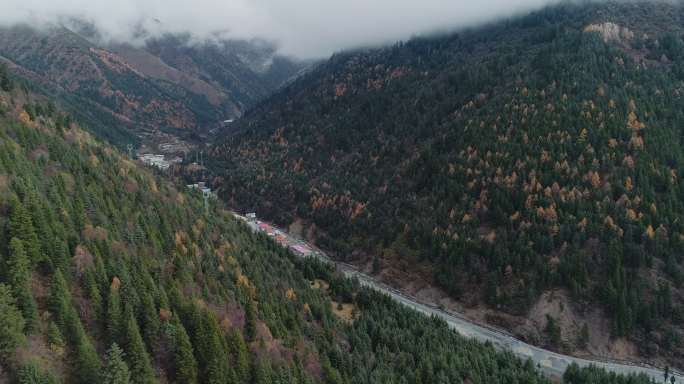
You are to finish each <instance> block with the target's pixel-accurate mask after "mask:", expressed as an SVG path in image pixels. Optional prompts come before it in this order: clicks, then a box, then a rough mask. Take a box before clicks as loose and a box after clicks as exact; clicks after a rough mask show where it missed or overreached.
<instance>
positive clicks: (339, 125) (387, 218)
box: [212, 2, 684, 365]
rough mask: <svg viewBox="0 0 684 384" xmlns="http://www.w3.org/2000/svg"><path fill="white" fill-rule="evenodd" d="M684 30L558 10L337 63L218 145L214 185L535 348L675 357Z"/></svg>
mask: <svg viewBox="0 0 684 384" xmlns="http://www.w3.org/2000/svg"><path fill="white" fill-rule="evenodd" d="M683 19H684V9H683V8H682V6H681V5H678V4H674V3H658V2H648V3H635V2H616V3H612V2H602V3H600V4H584V5H570V4H564V5H559V6H554V7H551V8H547V9H545V10H542V11H539V12H536V13H533V14H531V15H529V16H526V17H522V18H518V19H514V20H508V21H504V22H500V23H497V24H494V25H491V26H488V27H484V28H480V29H477V30H472V31H464V32H462V33H458V34H451V35H446V36H442V37H433V38H420V39H414V40H411V41H408V42H406V43H400V44H397V45H396V46H393V47H389V48H384V49H377V50H367V51H359V52H349V53H342V54H338V55H335V56H334V57H333V58H331V59H330V61H329V62H328V63H326V64H325V65H321V66H320V67H318V68H317V69H315V70H314V71H313V72H312V73H310V74H308V75H307V76H304V77H302V78H300V79H299V80H298V81H296V82H295V83H294V84H292V85H291V86H289V87H287V88H286V89H284V90H283V91H282V92H279V93H278V94H276V95H274V96H273V97H271V98H270V99H269V100H267V101H265V102H264V103H262V104H260V105H259V106H257V107H256V108H254V109H252V110H251V111H250V112H248V113H247V114H246V115H245V116H244V118H243V119H241V120H240V121H239V122H238V123H237V130H238V132H239V133H237V134H235V135H233V136H231V137H228V138H227V139H225V140H224V141H223V142H221V143H219V144H217V145H215V146H214V147H213V148H212V154H213V164H212V166H213V168H214V170H215V172H216V174H217V177H216V179H215V184H216V186H219V187H220V188H221V196H222V197H223V198H224V199H225V200H226V201H228V202H229V203H230V204H231V205H233V206H235V207H238V208H240V209H244V210H248V211H256V212H257V213H258V214H259V215H262V216H266V217H269V218H272V219H274V220H275V221H277V222H279V223H281V224H286V225H287V224H291V223H295V224H296V225H294V226H293V229H298V230H300V231H301V232H302V233H306V234H308V236H309V237H311V238H312V239H313V240H315V241H316V242H317V243H318V244H319V245H320V246H322V247H324V248H326V249H328V250H332V251H334V252H336V253H337V255H338V257H339V258H340V259H344V260H348V261H352V262H355V263H357V264H361V265H366V266H367V268H368V269H369V270H373V271H374V272H375V273H379V274H380V276H381V277H383V278H385V279H386V280H387V281H389V282H392V283H394V284H398V285H403V286H405V287H406V288H407V289H409V290H412V291H413V292H414V293H417V294H420V293H421V292H417V291H418V290H419V289H420V288H421V287H424V286H425V283H424V281H428V282H432V283H434V284H437V285H438V286H439V287H441V288H442V289H443V290H444V291H446V292H448V293H449V294H450V295H451V297H452V298H455V299H457V301H458V305H459V308H460V309H461V310H466V311H467V312H468V313H469V314H470V315H472V316H475V317H476V318H478V319H482V320H486V321H490V322H495V323H496V324H498V325H501V326H504V327H507V328H509V329H511V330H513V331H514V332H516V333H519V334H520V336H521V337H527V338H529V339H530V340H531V341H532V342H537V343H540V344H545V345H549V346H552V347H555V348H559V349H563V350H568V351H572V350H576V351H577V353H582V354H585V353H589V354H600V355H612V356H616V357H626V358H639V357H638V356H639V355H640V356H641V358H644V357H647V358H655V357H660V358H663V359H665V360H669V361H670V362H672V363H675V364H679V365H681V362H682V361H684V348H683V345H684V344H682V343H681V340H682V339H683V338H684V330H683V327H682V325H683V324H684V310H683V308H684V307H683V306H682V304H684V296H683V294H684V289H682V283H684V269H683V265H682V255H683V254H684V252H683V251H684V223H683V222H682V220H681V218H682V217H684V187H683V184H682V181H681V176H682V175H683V173H682V172H684V148H683V146H684V131H682V127H683V126H684V112H683V111H684V99H683V96H684V95H683V92H684V83H683V80H684V43H683V42H682V20H683ZM302 227H303V229H302ZM429 285H430V284H428V286H429ZM556 290H558V291H556ZM425 291H430V289H426V290H425ZM542 294H544V295H542ZM559 297H560V298H561V299H562V300H561V299H558V298H559ZM568 297H569V299H567V300H566V299H563V298H568ZM541 298H544V300H541ZM559 300H560V301H559ZM599 303H600V304H602V306H600V307H599V308H603V310H604V311H603V312H601V311H598V313H597V311H596V310H595V308H597V306H596V305H594V304H599ZM447 304H448V302H447ZM565 309H568V310H565ZM509 315H512V316H509ZM606 317H607V318H608V319H609V320H610V321H609V322H607V323H606V322H604V321H603V319H604V318H606ZM559 322H560V323H559ZM557 324H561V327H560V329H561V330H562V332H561V331H557V328H556V325H557ZM624 337H627V338H628V339H627V340H625V339H624ZM635 343H636V344H635Z"/></svg>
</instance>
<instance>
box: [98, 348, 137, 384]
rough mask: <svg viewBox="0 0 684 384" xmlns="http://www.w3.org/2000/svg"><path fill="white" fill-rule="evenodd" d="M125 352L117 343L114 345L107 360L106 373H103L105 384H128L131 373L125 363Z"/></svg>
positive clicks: (108, 352) (108, 353)
mask: <svg viewBox="0 0 684 384" xmlns="http://www.w3.org/2000/svg"><path fill="white" fill-rule="evenodd" d="M124 356H125V354H124V352H123V350H121V348H119V346H118V345H117V344H116V343H112V346H111V347H109V350H108V351H107V356H106V358H105V366H104V371H103V372H102V383H103V384H128V383H129V382H130V380H131V373H130V371H129V370H128V365H127V364H126V362H125V361H124Z"/></svg>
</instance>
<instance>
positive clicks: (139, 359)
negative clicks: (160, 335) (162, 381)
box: [124, 309, 157, 384]
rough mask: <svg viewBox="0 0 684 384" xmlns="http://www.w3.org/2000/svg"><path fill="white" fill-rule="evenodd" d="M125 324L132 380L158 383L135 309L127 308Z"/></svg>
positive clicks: (139, 383) (134, 381)
mask: <svg viewBox="0 0 684 384" xmlns="http://www.w3.org/2000/svg"><path fill="white" fill-rule="evenodd" d="M125 312H127V313H128V315H127V316H126V319H127V320H126V326H125V337H124V339H125V341H126V355H127V356H128V364H129V366H130V368H131V377H132V380H131V382H132V383H134V384H151V383H156V382H157V380H156V378H155V375H154V369H153V368H152V362H151V361H150V356H149V355H148V353H147V351H146V350H145V343H144V342H143V339H142V336H140V329H139V328H138V323H137V322H136V321H135V317H134V316H133V311H132V310H130V309H127V310H126V311H125Z"/></svg>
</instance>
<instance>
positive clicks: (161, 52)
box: [0, 26, 302, 144]
mask: <svg viewBox="0 0 684 384" xmlns="http://www.w3.org/2000/svg"><path fill="white" fill-rule="evenodd" d="M84 36H85V37H84ZM84 36H81V35H79V34H77V33H75V32H73V31H72V30H69V29H67V28H64V27H61V28H57V27H55V28H53V29H49V30H45V31H37V30H34V29H31V28H29V27H26V26H23V27H13V28H9V29H3V30H0V60H4V61H5V62H7V64H9V66H10V68H12V70H13V71H14V72H16V73H18V74H20V75H22V76H24V77H27V78H29V79H31V80H32V81H33V82H35V83H37V84H39V85H41V86H42V87H43V88H44V90H45V91H48V92H50V93H51V94H53V95H54V96H55V97H56V98H58V99H60V100H63V101H64V102H65V103H66V104H67V107H70V109H71V110H72V112H73V113H74V114H77V115H78V116H79V117H81V118H82V119H83V120H86V121H88V122H89V123H90V125H92V126H95V127H97V126H100V132H99V133H100V134H101V135H103V136H106V137H107V138H108V139H110V140H112V141H113V142H115V143H120V144H122V143H127V142H130V141H132V140H133V139H139V140H140V139H141V140H142V141H143V143H145V144H155V143H158V142H162V141H169V140H170V139H171V140H172V139H173V138H180V139H183V140H185V141H191V142H192V141H196V140H197V136H198V135H206V134H207V132H209V131H210V130H211V129H214V128H217V127H220V126H221V122H222V121H223V120H226V119H232V118H235V117H237V116H239V115H240V114H241V113H242V111H243V110H244V109H245V108H246V107H248V106H251V105H253V104H254V103H256V102H257V101H258V100H260V99H262V98H264V97H266V96H267V95H269V94H270V92H272V91H273V90H274V89H276V88H277V87H278V86H280V85H281V84H282V83H283V82H285V81H287V80H288V79H289V78H290V77H292V76H294V75H295V74H296V73H297V71H298V70H299V69H300V68H301V66H302V64H297V63H294V62H292V61H290V60H288V59H285V58H281V57H278V56H276V54H275V52H274V50H273V48H272V47H270V46H268V45H267V44H264V43H249V42H222V43H216V44H208V43H206V44H194V43H192V44H191V43H190V42H189V38H184V37H166V38H163V39H156V40H150V41H149V42H148V44H147V45H146V46H142V47H133V46H128V45H117V46H103V45H101V44H98V43H96V42H95V41H97V40H96V37H93V36H90V35H88V34H84ZM86 37H87V38H86Z"/></svg>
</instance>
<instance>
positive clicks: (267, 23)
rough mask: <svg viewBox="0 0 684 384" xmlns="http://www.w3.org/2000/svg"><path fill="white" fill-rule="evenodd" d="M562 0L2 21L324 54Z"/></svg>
mask: <svg viewBox="0 0 684 384" xmlns="http://www.w3.org/2000/svg"><path fill="white" fill-rule="evenodd" d="M554 1H558V0H517V1H511V0H480V1H472V0H468V1H464V0H410V1H409V0H192V1H190V0H116V1H111V0H107V1H104V0H2V2H0V25H3V26H8V25H13V24H17V23H28V24H31V25H33V26H37V27H41V26H47V25H51V24H55V23H64V22H66V21H69V20H73V19H78V20H84V21H87V22H89V23H92V24H93V25H95V26H96V27H97V29H98V30H99V32H100V33H101V35H102V36H103V37H104V38H106V39H109V40H113V41H116V42H123V41H125V42H135V41H136V40H139V39H140V31H145V32H146V33H147V35H146V36H150V35H152V36H154V35H159V34H162V33H185V32H188V33H190V34H191V35H192V36H193V37H195V38H196V39H211V38H216V37H222V38H239V39H250V38H259V39H265V40H268V41H272V42H274V43H276V44H277V46H278V47H279V50H280V52H281V53H283V54H286V55H292V56H296V57H300V58H312V57H324V56H327V55H330V54H331V53H333V52H335V51H339V50H343V49H348V48H354V47H359V46H368V45H378V44H383V43H388V42H395V41H398V40H404V39H407V38H410V37H411V36H414V35H417V34H425V33H430V32H432V31H437V30H447V29H454V28H463V27H468V26H474V25H477V24H478V23H482V22H487V21H492V20H496V19H497V18H501V17H509V16H512V15H515V14H519V13H522V12H527V11H530V10H533V9H536V8H540V7H542V6H544V5H547V4H549V3H552V2H554Z"/></svg>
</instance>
